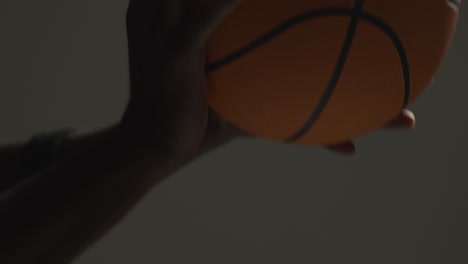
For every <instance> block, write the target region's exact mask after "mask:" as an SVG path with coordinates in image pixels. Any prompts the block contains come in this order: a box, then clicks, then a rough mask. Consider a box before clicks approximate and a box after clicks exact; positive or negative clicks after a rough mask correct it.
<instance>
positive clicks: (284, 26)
mask: <svg viewBox="0 0 468 264" xmlns="http://www.w3.org/2000/svg"><path fill="white" fill-rule="evenodd" d="M354 12H355V11H354V10H352V9H349V8H326V9H320V10H313V11H309V12H306V13H303V14H300V15H298V16H296V17H293V18H291V19H289V20H287V21H285V22H283V23H281V24H280V25H278V26H277V27H275V28H274V29H273V30H271V31H269V32H268V33H266V34H264V35H263V36H261V37H259V38H258V39H256V40H254V41H252V42H251V43H250V44H248V45H246V46H245V47H243V48H241V49H239V50H237V51H235V52H233V53H231V54H229V55H227V56H225V57H224V58H222V59H220V60H218V61H216V62H214V63H211V64H209V65H207V66H206V71H207V73H211V72H213V71H216V70H218V69H220V68H222V67H223V66H225V65H227V64H229V63H231V62H233V61H235V60H237V59H239V58H241V57H242V56H245V55H246V54H248V53H250V52H252V51H254V50H255V49H257V48H259V47H261V46H262V45H265V44H266V43H268V42H269V41H272V40H273V39H274V38H275V37H277V36H279V35H281V34H282V33H283V32H285V31H287V30H288V29H290V28H292V27H294V26H296V25H298V24H300V23H302V22H306V21H308V20H312V19H315V18H318V17H322V16H327V15H347V16H351V15H353V13H354ZM360 19H362V20H365V21H367V22H370V23H372V24H374V25H375V26H376V27H378V28H380V29H381V30H382V31H383V32H384V33H385V34H387V36H388V37H389V38H390V39H391V41H392V42H393V44H394V46H395V48H396V49H397V52H398V54H399V56H400V61H401V66H402V71H403V77H404V89H405V96H404V100H403V107H402V108H405V107H407V106H408V103H409V97H410V90H411V78H410V77H411V75H410V67H409V62H408V57H407V54H406V51H405V48H404V45H403V42H402V41H401V39H400V38H399V36H398V34H396V32H395V30H394V29H393V28H392V27H391V26H390V25H389V24H387V23H386V22H384V21H383V20H381V19H380V18H378V17H376V16H374V15H372V14H369V13H366V12H362V13H360Z"/></svg>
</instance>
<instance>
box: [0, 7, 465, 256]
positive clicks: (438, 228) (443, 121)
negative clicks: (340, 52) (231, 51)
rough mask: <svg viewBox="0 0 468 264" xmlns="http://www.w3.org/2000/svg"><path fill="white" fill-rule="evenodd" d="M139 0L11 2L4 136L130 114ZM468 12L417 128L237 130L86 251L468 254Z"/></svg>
mask: <svg viewBox="0 0 468 264" xmlns="http://www.w3.org/2000/svg"><path fill="white" fill-rule="evenodd" d="M428 1H430V0H428ZM431 1H432V0H431ZM126 4H127V1H124V0H118V1H109V0H103V1H96V0H93V1H91V0H82V1H70V0H47V1H33V0H29V1H13V0H6V1H1V2H0V32H1V35H0V38H1V39H0V40H1V41H0V87H1V94H0V120H1V126H0V127H1V129H0V141H1V142H0V143H7V142H10V141H16V140H25V139H27V138H28V137H29V136H30V135H32V134H34V133H36V132H39V131H49V130H53V129H57V128H63V127H76V128H83V129H96V128H100V127H103V126H107V125H108V124H111V123H113V122H115V121H116V120H117V119H118V118H119V116H120V115H121V113H122V111H123V109H124V106H125V103H126V98H127V94H128V92H127V88H128V74H127V67H126V36H125V27H124V15H125V9H126ZM463 9H465V10H464V11H466V12H468V8H466V5H465V7H463ZM462 11H463V10H462ZM466 22H467V21H466V19H465V18H464V17H463V16H462V18H461V23H460V25H459V28H458V34H457V37H456V42H455V44H454V46H453V48H452V49H451V51H450V55H449V56H448V58H447V60H446V61H445V64H444V66H443V68H442V70H441V71H440V72H439V74H438V76H437V77H436V81H435V83H434V84H433V85H432V86H431V87H430V88H429V89H428V90H427V92H426V93H425V94H424V96H422V97H421V99H420V100H419V101H418V103H417V104H416V105H414V107H413V110H414V111H415V112H416V113H417V115H418V118H419V119H418V128H417V130H416V131H415V132H403V133H390V132H379V133H376V134H373V135H371V136H369V137H366V138H365V139H362V140H360V141H359V147H360V155H359V156H358V157H357V158H354V159H349V158H343V157H340V156H336V155H333V154H330V153H328V152H327V151H325V150H321V149H316V148H306V147H294V146H286V145H280V144H274V143H271V142H265V141H261V140H246V141H238V142H234V143H232V144H230V145H229V146H226V147H225V148H223V149H220V150H218V151H216V152H215V153H212V154H211V155H209V156H207V157H205V158H203V159H202V160H199V161H197V162H195V163H193V164H192V165H190V166H188V167H186V168H185V169H183V170H181V171H180V172H179V173H177V174H176V175H174V176H173V177H172V178H170V179H169V180H167V181H165V182H164V183H163V184H162V185H160V186H158V187H157V188H155V189H154V190H153V191H152V192H151V193H150V194H149V195H148V196H147V197H146V198H145V199H144V201H143V202H142V203H141V204H139V206H138V207H137V208H136V209H135V210H133V211H132V212H131V214H129V215H128V217H126V218H125V220H124V221H123V222H121V223H120V224H119V225H117V226H116V227H115V229H113V230H112V231H111V232H110V233H109V234H108V235H106V236H105V237H104V238H103V239H101V240H100V241H99V242H98V243H96V244H95V245H94V246H93V247H92V248H90V249H89V250H88V251H87V252H86V253H84V254H83V255H82V256H81V257H80V258H79V259H78V260H77V261H76V262H75V263H77V264H88V263H90V264H91V263H114V264H127V263H164V264H186V263H204V264H239V263H245V264H254V263H271V264H273V263H281V264H285V263H292V264H306V263H307V264H309V263H321V264H322V263H323V264H332V263H333V264H335V263H340V264H341V263H343V264H344V263H359V264H367V263H369V264H371V263H372V264H383V263H389V264H390V263H392V264H394V263H399V264H403V263H405V264H406V263H408V264H415V263H425V264H430V263H437V264H456V263H460V264H462V263H468V250H467V246H468V228H467V226H468V214H467V209H468V168H467V166H466V165H467V162H468V161H467V157H468V153H467V151H468V136H467V134H468V117H467V116H466V114H465V113H466V112H467V108H468V106H467V102H468V87H467V86H468V79H467V73H468V70H467V69H466V68H467V66H468V56H467V55H468V51H467V48H466V47H467V46H468V23H466Z"/></svg>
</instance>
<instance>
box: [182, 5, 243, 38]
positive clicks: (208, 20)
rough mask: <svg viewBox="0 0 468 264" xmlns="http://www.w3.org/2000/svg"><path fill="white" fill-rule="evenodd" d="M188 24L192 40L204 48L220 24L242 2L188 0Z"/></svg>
mask: <svg viewBox="0 0 468 264" xmlns="http://www.w3.org/2000/svg"><path fill="white" fill-rule="evenodd" d="M187 1H188V2H189V3H190V4H189V5H188V6H187V8H188V13H187V14H188V16H187V19H188V24H189V25H190V32H191V35H190V36H191V38H192V39H193V40H196V41H198V43H199V45H200V46H201V47H203V46H204V44H205V43H206V41H207V39H208V38H209V36H210V35H211V33H212V32H213V31H214V30H215V29H216V27H217V26H218V24H219V23H220V22H221V21H223V20H224V18H225V17H226V16H227V15H228V14H230V13H231V11H232V10H233V9H234V8H235V7H236V6H237V5H238V4H239V2H240V1H241V0H187Z"/></svg>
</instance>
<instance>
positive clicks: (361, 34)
mask: <svg viewBox="0 0 468 264" xmlns="http://www.w3.org/2000/svg"><path fill="white" fill-rule="evenodd" d="M460 4H461V0H287V1H285V0H245V1H242V2H241V4H240V5H239V6H238V7H236V9H235V10H234V11H233V13H232V14H231V15H230V16H229V17H228V18H227V19H226V20H225V21H224V22H223V23H222V24H221V25H220V26H219V28H218V29H217V30H216V32H215V33H214V34H213V36H212V37H211V39H210V42H209V45H208V53H207V78H208V86H209V101H210V104H211V106H212V107H213V108H214V109H215V110H216V111H217V112H218V113H220V114H221V115H222V116H223V117H224V118H226V119H227V120H228V121H230V122H232V123H233V124H234V125H236V126H238V127H239V128H241V129H243V130H245V131H246V132H248V133H251V134H253V135H256V136H260V137H265V138H269V139H273V140H278V141H286V142H294V143H298V144H333V143H339V142H343V141H345V140H348V139H354V138H356V137H360V136H362V135H364V134H366V133H368V132H371V131H372V130H374V129H377V128H379V127H381V126H382V125H384V124H385V123H386V122H388V121H390V120H391V119H392V118H394V117H395V116H396V115H397V114H398V113H399V112H400V111H401V110H402V108H406V107H408V105H409V104H411V103H413V102H414V101H415V99H416V98H417V97H418V96H419V95H420V94H421V92H422V91H423V90H424V89H425V88H426V87H427V86H428V85H429V84H430V83H431V81H432V78H433V76H434V75H435V74H436V72H437V70H438V68H439V67H440V65H441V62H442V60H443V58H444V57H445V54H446V53H447V50H448V48H449V46H450V43H451V41H452V37H453V33H454V29H455V26H456V23H457V20H458V12H459V8H460Z"/></svg>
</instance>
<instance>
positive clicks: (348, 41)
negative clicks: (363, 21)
mask: <svg viewBox="0 0 468 264" xmlns="http://www.w3.org/2000/svg"><path fill="white" fill-rule="evenodd" d="M363 7H364V0H357V1H356V2H355V5H354V11H353V14H352V16H351V19H350V22H349V26H348V32H347V33H346V38H345V40H344V43H343V48H342V50H341V53H340V56H339V57H338V62H337V63H336V66H335V70H334V71H333V74H332V76H331V79H330V81H329V82H328V85H327V87H326V88H325V91H324V93H323V94H322V97H321V98H320V101H319V102H318V104H317V106H316V107H315V109H314V112H313V113H312V115H311V116H310V117H309V119H308V120H307V121H306V123H305V124H304V126H302V128H301V129H299V130H298V131H297V132H296V133H295V134H294V135H293V136H291V137H290V138H288V139H287V140H286V141H287V142H294V141H296V140H298V139H299V138H301V137H302V136H304V135H305V134H306V133H307V131H309V129H310V128H311V127H312V126H313V125H314V124H315V123H316V122H317V120H318V119H319V117H320V115H321V114H322V112H323V110H325V107H326V106H327V104H328V101H329V100H330V98H331V96H332V94H333V92H334V91H335V89H336V85H337V84H338V82H339V80H340V77H341V74H342V73H343V70H344V67H345V64H346V60H347V59H348V55H349V52H350V51H351V47H352V45H353V42H354V36H355V35H356V31H357V27H358V23H359V20H360V16H361V13H362V9H363Z"/></svg>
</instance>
